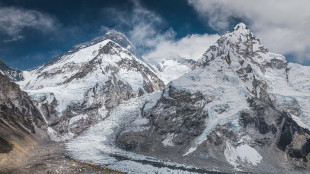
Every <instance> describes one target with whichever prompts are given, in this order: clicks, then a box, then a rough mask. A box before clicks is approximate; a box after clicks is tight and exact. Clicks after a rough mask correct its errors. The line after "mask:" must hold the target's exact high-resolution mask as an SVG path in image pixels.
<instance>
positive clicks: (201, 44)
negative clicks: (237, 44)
mask: <svg viewBox="0 0 310 174" xmlns="http://www.w3.org/2000/svg"><path fill="white" fill-rule="evenodd" d="M219 37H220V36H219V35H209V34H204V35H198V34H193V35H189V36H186V37H184V38H182V39H180V40H177V41H174V40H165V41H162V42H160V43H159V44H157V45H156V48H155V49H154V50H153V51H151V52H149V53H147V54H146V55H145V56H144V57H145V58H148V59H163V58H185V59H193V60H198V59H199V58H200V57H201V56H202V55H203V53H204V52H206V50H207V49H208V48H209V46H210V45H212V44H214V43H215V42H216V40H217V39H219Z"/></svg>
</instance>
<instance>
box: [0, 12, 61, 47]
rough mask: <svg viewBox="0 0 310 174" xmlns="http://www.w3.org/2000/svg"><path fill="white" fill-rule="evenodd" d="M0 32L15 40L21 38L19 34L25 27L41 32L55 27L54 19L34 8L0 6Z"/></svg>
mask: <svg viewBox="0 0 310 174" xmlns="http://www.w3.org/2000/svg"><path fill="white" fill-rule="evenodd" d="M0 16H1V17H0V32H1V33H2V34H4V35H6V36H8V39H5V40H4V41H6V42H9V41H15V40H19V39H22V38H23V35H22V34H21V33H22V31H23V29H25V28H34V29H37V30H39V31H42V32H49V31H51V30H53V29H55V26H56V25H55V20H54V19H53V18H52V17H50V16H48V15H46V14H42V13H40V12H38V11H35V10H26V9H21V8H15V7H0Z"/></svg>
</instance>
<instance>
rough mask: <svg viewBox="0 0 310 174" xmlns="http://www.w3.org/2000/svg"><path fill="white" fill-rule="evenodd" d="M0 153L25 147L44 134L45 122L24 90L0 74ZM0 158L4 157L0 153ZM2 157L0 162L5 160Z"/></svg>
mask: <svg viewBox="0 0 310 174" xmlns="http://www.w3.org/2000/svg"><path fill="white" fill-rule="evenodd" d="M0 81H1V85H0V154H1V153H9V152H11V151H12V150H13V151H14V150H15V149H16V148H18V147H17V146H20V147H26V146H27V142H29V140H30V139H32V141H36V140H39V139H41V138H42V136H44V133H42V132H43V130H45V129H46V125H45V122H44V120H43V117H42V115H41V114H40V112H39V111H38V109H37V108H36V107H35V106H34V104H33V102H32V101H31V99H30V98H29V96H28V95H27V93H26V92H23V91H21V90H20V88H19V86H18V85H17V84H15V83H13V82H10V81H9V79H8V78H7V77H5V76H3V75H1V74H0ZM0 156H1V155H0ZM1 158H5V157H4V156H3V154H2V156H1ZM5 160H8V161H10V160H9V159H4V161H2V160H1V161H0V164H2V163H3V162H5Z"/></svg>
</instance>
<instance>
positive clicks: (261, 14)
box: [188, 0, 310, 63]
mask: <svg viewBox="0 0 310 174" xmlns="http://www.w3.org/2000/svg"><path fill="white" fill-rule="evenodd" d="M188 3H189V4H190V5H192V6H193V7H194V9H195V10H196V11H197V12H198V14H199V15H200V16H201V19H203V20H204V21H205V22H206V23H207V24H208V25H209V26H211V27H212V28H214V29H215V30H217V31H220V32H223V31H225V30H227V29H228V28H229V26H230V25H232V23H231V21H234V20H231V19H241V20H243V21H244V22H245V23H246V24H247V25H248V26H249V28H251V29H252V31H253V32H254V33H255V34H256V36H257V37H259V38H260V40H261V41H262V42H263V44H265V45H266V46H267V47H269V49H270V50H271V51H273V52H278V53H282V54H290V55H294V56H295V58H296V59H295V60H296V61H297V62H301V63H302V62H305V61H309V60H310V52H309V50H310V49H309V48H310V35H309V28H310V11H309V9H308V7H309V6H310V1H308V0H299V1H291V0H281V1H276V0H259V1H248V0H234V1H228V0H188Z"/></svg>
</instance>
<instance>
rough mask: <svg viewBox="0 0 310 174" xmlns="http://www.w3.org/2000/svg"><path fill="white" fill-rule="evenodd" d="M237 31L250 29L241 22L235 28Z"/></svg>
mask: <svg viewBox="0 0 310 174" xmlns="http://www.w3.org/2000/svg"><path fill="white" fill-rule="evenodd" d="M237 30H249V29H248V27H247V26H246V25H245V24H244V23H243V22H241V23H239V24H237V25H236V26H235V27H234V31H237Z"/></svg>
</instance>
